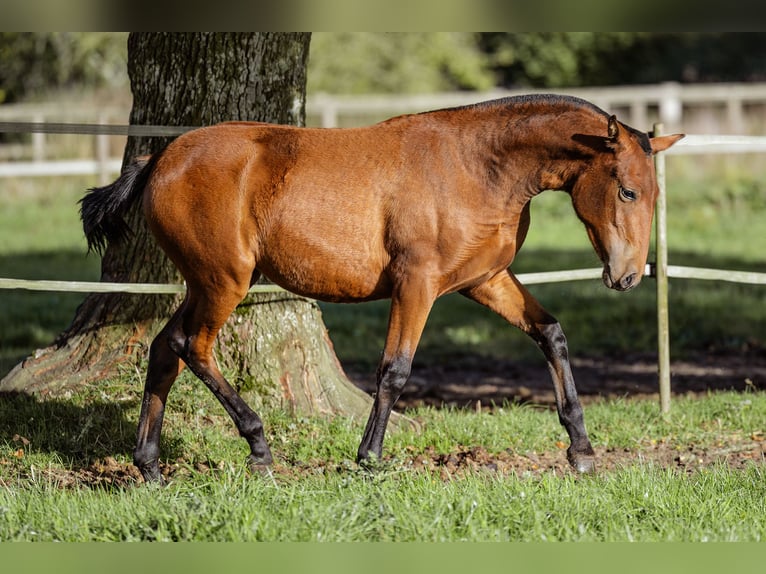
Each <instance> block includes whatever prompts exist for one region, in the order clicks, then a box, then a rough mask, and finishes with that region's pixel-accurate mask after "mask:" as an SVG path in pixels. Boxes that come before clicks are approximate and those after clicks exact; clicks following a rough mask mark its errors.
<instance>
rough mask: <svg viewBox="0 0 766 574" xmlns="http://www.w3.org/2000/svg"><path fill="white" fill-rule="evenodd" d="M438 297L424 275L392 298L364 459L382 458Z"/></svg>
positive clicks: (362, 449)
mask: <svg viewBox="0 0 766 574" xmlns="http://www.w3.org/2000/svg"><path fill="white" fill-rule="evenodd" d="M434 299H435V297H433V296H432V294H431V290H430V289H428V288H427V286H426V285H424V284H423V281H422V279H421V278H417V279H414V280H410V281H404V282H402V283H401V284H400V285H399V286H398V287H397V288H396V290H395V292H394V295H393V297H392V298H391V311H390V315H389V320H388V333H387V335H386V344H385V348H384V350H383V356H382V358H381V360H380V365H379V367H378V372H377V393H376V394H375V399H374V401H373V405H372V411H371V412H370V418H369V419H368V421H367V426H366V427H365V429H364V435H363V436H362V441H361V443H360V445H359V450H358V452H357V461H358V462H362V461H364V460H367V459H368V458H369V457H370V454H373V455H375V456H376V457H377V458H378V459H380V457H381V455H382V452H383V437H384V435H385V433H386V426H387V425H388V419H389V417H390V416H391V410H392V409H393V407H394V403H396V400H397V399H398V398H399V395H400V394H401V393H402V389H403V388H404V385H405V384H406V383H407V379H408V378H409V376H410V368H411V366H412V359H413V357H414V355H415V349H416V348H417V345H418V342H419V341H420V336H421V335H422V333H423V328H424V327H425V324H426V319H427V318H428V314H429V312H430V311H431V307H432V305H433V302H434Z"/></svg>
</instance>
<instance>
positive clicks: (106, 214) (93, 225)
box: [80, 155, 157, 253]
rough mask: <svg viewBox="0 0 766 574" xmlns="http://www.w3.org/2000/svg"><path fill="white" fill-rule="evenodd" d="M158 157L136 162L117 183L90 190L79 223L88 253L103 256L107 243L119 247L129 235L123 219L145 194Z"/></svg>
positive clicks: (81, 210)
mask: <svg viewBox="0 0 766 574" xmlns="http://www.w3.org/2000/svg"><path fill="white" fill-rule="evenodd" d="M156 157H157V156H156V155H154V156H152V157H150V158H146V157H143V158H139V159H137V160H136V161H135V162H133V163H132V164H130V165H129V166H127V167H126V168H125V170H124V171H123V172H122V174H121V175H120V177H119V178H117V181H115V182H114V183H110V184H109V185H107V186H104V187H93V188H91V189H89V190H88V193H87V194H86V195H85V197H83V198H82V199H81V200H80V219H82V228H83V231H84V232H85V238H86V239H87V240H88V251H95V252H97V253H103V251H104V249H106V245H107V243H119V242H120V241H123V240H124V239H125V238H127V237H128V235H130V227H128V224H127V223H125V219H124V217H125V214H126V213H127V212H128V209H130V207H131V206H132V205H133V203H135V201H136V199H137V198H138V197H139V196H140V195H141V192H143V190H144V187H145V186H146V183H147V181H148V180H149V175H150V174H151V172H152V169H153V168H154V164H155V162H156V159H155V158H156Z"/></svg>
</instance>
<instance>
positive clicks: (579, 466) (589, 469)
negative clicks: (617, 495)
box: [567, 453, 596, 474]
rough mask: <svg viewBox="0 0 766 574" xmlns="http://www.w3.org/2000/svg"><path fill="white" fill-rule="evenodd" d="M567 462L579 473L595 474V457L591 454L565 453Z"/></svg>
mask: <svg viewBox="0 0 766 574" xmlns="http://www.w3.org/2000/svg"><path fill="white" fill-rule="evenodd" d="M567 459H569V464H570V465H571V466H572V468H574V469H575V470H576V471H577V472H578V473H580V474H595V472H596V457H595V456H594V455H592V454H573V453H567Z"/></svg>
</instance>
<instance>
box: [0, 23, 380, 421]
mask: <svg viewBox="0 0 766 574" xmlns="http://www.w3.org/2000/svg"><path fill="white" fill-rule="evenodd" d="M309 42H310V34H305V33H269V32H263V33H247V34H224V33H189V34H173V33H135V34H131V35H130V36H129V39H128V73H129V77H130V82H131V89H132V91H133V98H134V99H133V108H132V111H131V116H130V123H131V124H142V125H168V126H202V125H210V124H214V123H218V122H221V121H227V120H253V121H267V122H272V123H283V124H294V125H303V123H304V120H305V106H304V105H305V90H306V62H307V58H308V47H309ZM169 141H170V140H169V139H168V138H158V137H153V138H148V137H131V138H129V139H128V142H127V145H126V148H125V154H124V157H123V165H126V164H127V163H129V162H130V161H131V160H132V159H133V158H134V157H136V156H138V155H144V154H151V153H154V152H156V151H159V150H160V149H162V148H163V147H165V146H166V145H167V144H168V142H169ZM128 219H129V224H130V226H131V229H132V230H133V234H132V235H131V238H130V240H129V241H127V242H125V244H123V245H116V246H115V245H110V246H108V248H107V250H106V252H105V253H104V257H103V259H102V280H103V281H116V282H139V283H179V282H181V281H182V277H181V276H180V275H179V273H178V271H177V270H176V269H175V267H174V266H173V264H172V263H171V262H170V261H169V260H168V259H167V257H165V255H164V253H163V252H162V251H161V250H160V249H159V248H158V247H157V245H156V244H155V242H154V240H153V238H152V236H151V234H150V233H149V231H148V229H147V227H146V225H145V222H144V220H143V217H142V216H141V215H140V209H134V210H133V211H132V212H131V214H130V215H129V218H128ZM180 300H181V297H177V296H166V295H134V294H94V295H91V296H89V297H87V298H86V299H85V300H84V302H83V303H82V304H81V305H80V307H79V308H78V310H77V312H76V315H75V317H74V319H73V321H72V324H71V325H70V326H69V328H68V329H67V330H66V331H65V332H64V333H62V334H61V335H60V336H59V337H58V338H57V340H56V341H55V342H54V344H53V345H51V346H50V347H48V348H46V349H42V350H38V351H36V352H35V353H34V354H33V355H32V356H30V357H28V358H27V359H25V360H24V361H23V362H22V363H20V364H19V365H17V366H16V367H15V368H14V369H13V370H12V371H11V372H10V373H9V374H8V375H7V376H6V377H5V378H4V379H3V380H2V381H1V382H0V391H21V392H27V393H37V394H41V395H47V394H59V393H61V392H62V391H67V390H72V389H75V388H77V387H78V386H79V385H83V384H87V383H92V382H95V381H98V380H100V379H103V378H105V377H108V376H112V375H115V374H117V373H118V372H119V370H120V369H121V368H124V367H130V368H133V367H135V365H136V363H137V362H140V361H141V360H143V359H144V358H145V357H146V354H147V352H148V346H149V343H150V342H151V338H152V336H153V335H154V333H156V332H157V331H158V330H159V329H160V328H161V327H162V326H163V325H164V323H165V321H166V320H167V318H168V317H169V316H170V314H171V313H172V311H173V310H174V309H175V308H176V307H177V306H178V304H179V303H180ZM216 356H217V358H218V360H219V364H220V366H221V369H222V371H223V372H224V374H225V375H226V376H227V377H228V378H229V380H230V381H231V383H232V384H233V385H234V386H235V387H237V388H239V389H240V391H242V392H243V394H244V396H245V398H246V400H248V401H250V402H251V404H252V406H253V407H255V408H261V409H263V408H267V409H268V408H273V407H277V406H279V407H282V408H286V409H288V410H292V411H294V412H300V413H307V414H310V413H317V412H319V413H329V412H344V413H346V414H349V415H352V414H358V415H360V416H361V415H364V416H366V414H367V411H368V409H369V397H368V396H367V395H366V394H365V393H363V392H362V391H361V390H359V389H358V388H356V387H355V386H354V385H353V384H352V383H351V382H350V381H349V380H348V379H347V377H346V376H345V374H344V373H343V370H342V368H341V366H340V364H339V362H338V360H337V359H336V357H335V354H334V351H333V350H332V345H331V343H330V340H329V338H328V335H327V331H326V328H325V327H324V323H323V322H322V318H321V313H320V310H319V307H318V306H317V305H316V303H315V302H312V301H309V300H306V299H304V298H301V297H297V296H295V295H292V294H289V293H278V294H251V295H248V297H247V298H246V299H245V301H243V303H242V304H241V305H240V306H239V307H238V308H237V310H236V311H235V312H234V313H233V314H232V316H231V317H230V319H229V321H228V322H227V324H226V325H225V326H224V328H223V329H222V330H221V333H220V335H219V338H218V346H217V350H216Z"/></svg>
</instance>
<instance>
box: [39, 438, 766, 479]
mask: <svg viewBox="0 0 766 574" xmlns="http://www.w3.org/2000/svg"><path fill="white" fill-rule="evenodd" d="M565 449H566V445H564V444H563V443H559V444H557V445H556V448H555V450H552V451H547V452H539V453H538V452H526V453H520V452H513V451H511V450H505V451H502V452H499V453H491V452H488V451H487V450H486V449H485V448H484V447H481V446H470V447H468V446H457V447H455V448H454V449H452V450H451V451H450V452H448V453H439V452H436V451H435V450H434V449H433V448H428V449H426V451H425V452H417V453H416V452H414V451H413V452H412V454H411V455H410V456H408V457H406V458H405V459H404V460H390V459H386V460H384V461H383V463H382V470H383V471H385V470H386V469H387V468H395V469H397V470H402V469H404V470H409V471H412V472H428V473H430V474H434V475H437V476H439V477H440V478H441V479H442V480H445V481H448V480H452V479H454V478H459V477H462V476H465V475H469V474H471V475H476V474H477V473H485V474H487V475H492V476H509V475H514V476H519V477H523V478H531V477H539V476H541V475H542V474H549V473H554V474H557V475H559V476H564V475H575V474H576V472H575V471H574V470H573V469H572V468H571V467H570V466H569V465H568V464H567V461H566V450H565ZM595 450H596V455H597V457H598V459H597V460H598V463H597V472H598V473H605V472H611V471H615V470H619V469H624V468H627V467H630V466H633V465H654V466H656V467H658V468H664V469H672V470H675V471H678V472H680V473H683V474H691V473H694V472H696V471H698V470H700V469H703V468H707V467H711V466H713V465H715V464H725V465H726V466H728V467H729V468H732V469H741V468H744V467H745V466H747V465H748V464H754V463H755V464H763V463H764V462H766V440H764V436H763V435H757V436H750V437H742V438H741V439H739V440H737V441H731V440H727V441H726V442H725V444H719V445H716V446H713V447H709V446H708V447H697V446H689V447H687V448H686V449H685V450H682V451H679V450H678V448H677V447H674V446H672V445H670V444H666V443H662V442H660V443H652V444H644V445H640V446H638V447H636V448H635V449H627V448H625V449H622V448H621V449H615V448H596V449H595ZM233 464H234V462H232V461H225V462H224V461H221V462H219V463H216V464H212V463H208V464H199V463H198V464H195V465H191V464H189V463H188V462H186V461H184V460H183V459H178V460H176V461H174V462H170V463H163V464H161V469H162V474H163V477H164V478H165V480H166V482H168V483H172V482H174V481H178V480H183V479H185V478H188V477H189V476H190V475H192V474H195V473H201V474H211V473H217V472H224V471H225V470H226V466H227V465H229V466H230V465H233ZM358 472H369V471H368V470H363V469H361V468H360V467H359V466H358V465H356V464H354V463H351V462H350V461H346V462H344V463H342V464H338V463H337V462H332V463H328V462H327V461H324V460H311V461H306V462H295V461H292V462H289V463H287V462H284V461H279V460H277V461H276V462H275V463H274V465H273V466H272V467H271V469H270V470H269V471H268V477H269V479H271V480H275V481H280V480H295V479H298V480H300V479H301V478H302V477H306V476H316V475H323V474H331V473H337V474H354V473H358ZM41 474H42V475H43V476H44V477H45V478H46V479H47V480H49V481H51V482H53V483H54V484H56V485H58V486H60V487H61V488H72V487H90V488H107V489H111V488H126V487H134V486H136V485H138V484H140V483H142V482H143V479H142V478H141V476H140V474H139V472H138V470H137V469H136V468H135V467H134V466H133V465H131V464H125V463H120V462H117V461H116V460H115V459H113V458H111V457H106V458H105V459H103V460H101V459H100V460H97V461H95V462H93V463H92V464H91V465H89V466H88V467H87V468H82V469H79V470H64V469H55V468H48V469H45V470H43V471H41Z"/></svg>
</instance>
